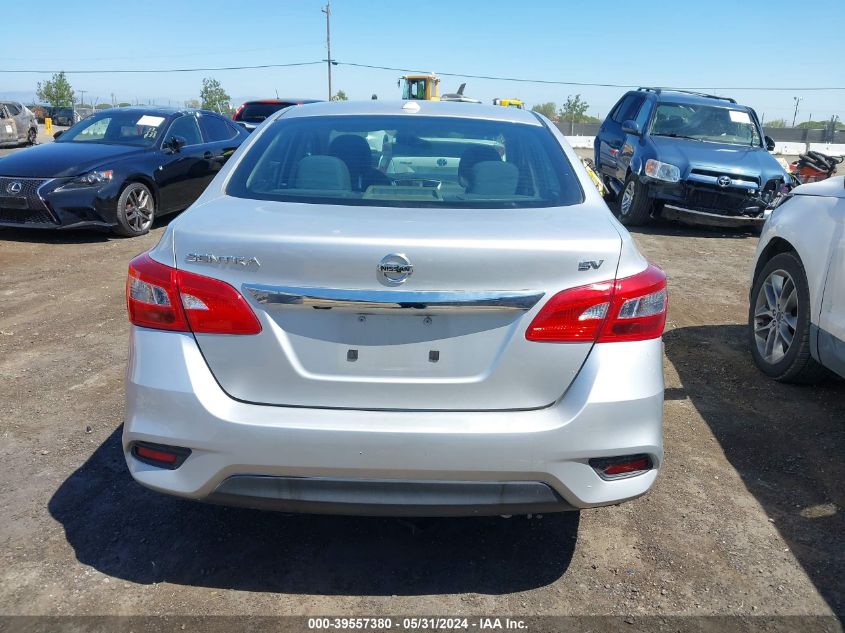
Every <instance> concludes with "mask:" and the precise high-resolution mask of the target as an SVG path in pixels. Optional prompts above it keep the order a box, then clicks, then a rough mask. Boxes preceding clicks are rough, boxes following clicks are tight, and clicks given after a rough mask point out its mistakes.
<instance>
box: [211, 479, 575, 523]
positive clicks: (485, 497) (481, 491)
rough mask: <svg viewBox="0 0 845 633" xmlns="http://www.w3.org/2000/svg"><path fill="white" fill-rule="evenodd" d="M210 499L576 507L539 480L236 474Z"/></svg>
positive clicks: (288, 504) (401, 509)
mask: <svg viewBox="0 0 845 633" xmlns="http://www.w3.org/2000/svg"><path fill="white" fill-rule="evenodd" d="M206 501H209V502H211V503H219V504H223V505H235V506H246V507H251V508H263V509H267V510H281V511H285V512H308V513H313V514H366V515H370V516H377V515H386V516H435V515H436V516H465V515H467V514H473V515H488V514H531V513H541V512H559V511H561V510H571V509H573V508H572V506H570V505H569V504H568V503H567V502H566V501H564V500H563V498H562V497H561V496H560V495H559V494H558V493H556V492H555V491H554V489H552V487H551V486H549V485H548V484H546V483H543V482H539V481H425V480H419V481H411V480H409V481H395V480H384V479H343V478H340V479H338V478H330V477H271V476H266V475H233V476H231V477H229V478H227V479H225V480H223V482H222V483H221V484H220V485H219V486H218V487H217V489H216V490H215V491H214V492H212V493H211V494H210V495H209V496H208V497H206Z"/></svg>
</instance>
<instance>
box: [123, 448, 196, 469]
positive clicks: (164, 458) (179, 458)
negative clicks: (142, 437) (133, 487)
mask: <svg viewBox="0 0 845 633" xmlns="http://www.w3.org/2000/svg"><path fill="white" fill-rule="evenodd" d="M190 454H191V450H190V449H188V448H182V447H181V446H165V445H162V444H150V443H147V442H136V443H135V444H133V445H132V455H133V456H134V457H135V458H136V459H137V460H138V461H141V462H144V463H145V464H150V465H151V466H157V467H158V468H167V469H168V470H176V469H177V468H179V466H181V465H182V463H183V462H184V461H185V460H186V459H187V458H188V455H190Z"/></svg>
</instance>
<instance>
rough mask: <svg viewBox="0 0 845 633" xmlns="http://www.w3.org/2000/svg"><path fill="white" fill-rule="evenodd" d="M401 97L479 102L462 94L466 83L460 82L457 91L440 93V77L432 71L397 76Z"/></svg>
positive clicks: (405, 98)
mask: <svg viewBox="0 0 845 633" xmlns="http://www.w3.org/2000/svg"><path fill="white" fill-rule="evenodd" d="M399 86H400V87H401V88H402V99H404V100H406V101H460V102H463V103H481V101H479V100H478V99H473V98H471V97H466V96H464V88H466V84H465V83H463V84H461V86H460V88H458V91H457V92H448V93H446V94H444V95H441V94H440V78H439V77H438V76H437V75H435V74H434V73H427V74H421V75H402V76H401V77H399Z"/></svg>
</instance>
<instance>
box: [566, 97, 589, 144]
mask: <svg viewBox="0 0 845 633" xmlns="http://www.w3.org/2000/svg"><path fill="white" fill-rule="evenodd" d="M589 109H590V104H589V103H587V102H586V101H584V100H583V99H582V98H581V95H580V94H578V95H575V97H573V96H572V95H569V96H568V97H566V102H565V103H564V104H563V106H562V107H561V109H560V120H561V121H569V125H570V128H569V133H570V134H571V133H572V132H574V131H575V124H576V123H580V122H582V121H583V120H584V119H585V118H586V115H587V110H589Z"/></svg>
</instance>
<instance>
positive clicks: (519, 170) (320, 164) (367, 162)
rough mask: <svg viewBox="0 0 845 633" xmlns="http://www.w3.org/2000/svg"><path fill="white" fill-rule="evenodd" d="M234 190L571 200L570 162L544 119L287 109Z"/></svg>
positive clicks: (315, 199) (376, 198) (343, 198)
mask: <svg viewBox="0 0 845 633" xmlns="http://www.w3.org/2000/svg"><path fill="white" fill-rule="evenodd" d="M227 191H228V193H229V195H232V196H237V197H240V198H251V199H260V200H279V201H291V202H308V203H323V204H340V205H371V206H393V207H475V208H479V207H482V208H520V207H550V206H564V205H570V204H577V203H580V202H581V201H583V192H582V190H581V188H580V185H579V183H578V179H577V177H576V176H575V172H574V169H573V168H572V165H571V164H570V163H569V162H568V161H567V159H566V156H565V154H564V153H563V150H562V149H561V147H560V146H559V145H558V144H557V143H556V142H555V140H554V137H553V136H552V135H551V133H550V132H549V131H548V130H547V129H546V128H544V127H541V126H539V125H526V124H517V123H510V122H504V121H485V120H481V119H463V118H458V117H417V116H413V117H411V116H405V115H403V116H337V117H326V116H324V117H296V118H291V119H289V120H285V119H280V120H278V121H276V122H275V123H273V124H272V126H271V127H270V128H269V129H267V130H266V131H265V132H264V133H263V134H262V135H261V137H260V138H259V139H258V140H257V141H256V143H255V144H254V145H253V146H252V147H251V148H250V150H249V151H248V152H247V153H246V155H245V156H244V158H243V160H242V161H241V162H240V164H239V165H238V167H237V169H236V170H235V172H234V174H233V176H232V180H231V181H230V184H229V187H228V190H227Z"/></svg>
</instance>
